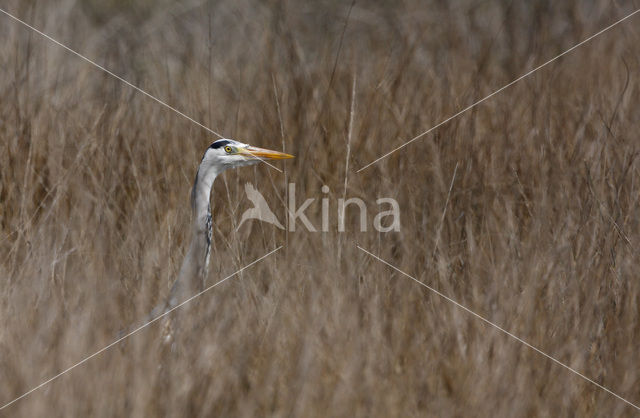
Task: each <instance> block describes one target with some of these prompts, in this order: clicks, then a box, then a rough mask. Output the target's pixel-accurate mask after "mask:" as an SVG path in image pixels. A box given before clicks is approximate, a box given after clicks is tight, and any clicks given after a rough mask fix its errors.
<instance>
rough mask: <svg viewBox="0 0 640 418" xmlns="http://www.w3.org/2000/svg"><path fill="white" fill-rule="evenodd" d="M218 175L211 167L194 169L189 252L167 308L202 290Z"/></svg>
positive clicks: (205, 273) (208, 251)
mask: <svg viewBox="0 0 640 418" xmlns="http://www.w3.org/2000/svg"><path fill="white" fill-rule="evenodd" d="M218 174H219V172H218V171H216V170H215V169H214V168H213V167H202V166H200V168H199V169H198V173H197V174H196V180H195V182H194V184H193V189H192V190H191V208H192V210H193V228H192V237H191V244H190V246H189V250H188V251H187V254H186V256H185V258H184V261H183V263H182V267H181V268H180V275H179V277H178V280H176V282H175V283H174V285H173V288H172V289H171V296H170V301H169V302H170V304H172V305H175V304H177V303H180V302H182V301H184V300H185V299H187V298H188V297H190V296H193V295H194V294H196V293H197V292H198V291H199V290H201V289H202V287H203V284H204V278H205V277H206V275H207V268H208V266H209V254H210V249H211V235H212V219H211V204H210V199H211V191H212V188H213V181H214V180H215V179H216V176H217V175H218Z"/></svg>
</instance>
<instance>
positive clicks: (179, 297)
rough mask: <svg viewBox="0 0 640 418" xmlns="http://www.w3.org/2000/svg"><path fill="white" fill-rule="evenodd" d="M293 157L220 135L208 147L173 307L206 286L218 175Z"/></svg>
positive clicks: (170, 302) (173, 291)
mask: <svg viewBox="0 0 640 418" xmlns="http://www.w3.org/2000/svg"><path fill="white" fill-rule="evenodd" d="M288 158H293V156H292V155H289V154H285V153H282V152H278V151H271V150H267V149H263V148H257V147H253V146H251V145H248V144H244V143H242V142H238V141H235V140H232V139H220V140H217V141H215V142H214V143H213V144H211V145H210V146H209V148H207V150H206V151H205V153H204V155H203V157H202V160H201V161H200V166H199V167H198V172H197V173H196V178H195V181H194V184H193V188H192V189H191V209H192V212H193V213H192V215H193V226H192V237H191V243H190V245H189V249H188V250H187V254H186V256H185V259H184V261H183V263H182V267H181V268H180V273H179V275H178V279H177V280H176V281H175V282H174V284H173V286H172V288H171V292H170V294H169V298H168V300H167V305H168V308H172V307H174V306H176V305H178V304H179V303H181V302H183V301H184V300H186V299H187V298H189V297H191V296H193V295H195V294H196V293H197V292H199V291H201V290H202V289H203V285H204V279H205V277H206V275H207V269H208V266H209V258H210V251H211V236H212V233H213V231H212V226H213V221H212V217H211V192H212V190H213V182H214V181H215V179H216V177H217V176H218V175H220V174H221V173H222V172H224V171H225V170H227V169H229V168H236V167H242V166H247V165H252V164H256V163H258V162H260V161H262V160H279V159H288Z"/></svg>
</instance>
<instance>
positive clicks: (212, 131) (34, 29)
mask: <svg viewBox="0 0 640 418" xmlns="http://www.w3.org/2000/svg"><path fill="white" fill-rule="evenodd" d="M0 12H2V13H4V14H5V15H7V16H9V17H10V18H11V19H13V20H15V21H16V22H18V23H21V24H23V25H24V26H26V27H28V28H29V29H31V30H32V31H34V32H36V33H37V34H38V35H41V36H43V37H45V38H47V39H48V40H50V41H51V42H53V43H54V44H56V45H58V46H60V47H62V48H64V49H66V50H67V51H69V52H71V53H72V54H73V55H75V56H77V57H79V58H81V59H83V60H85V61H86V62H88V63H89V64H91V65H93V66H94V67H97V68H99V69H100V70H102V71H104V72H105V73H107V74H109V75H110V76H112V77H114V78H117V79H118V80H120V81H122V82H123V83H124V84H126V85H127V86H129V87H131V88H133V89H135V90H137V91H138V92H140V93H142V94H144V95H145V96H147V97H149V98H150V99H152V100H155V101H156V102H158V103H160V104H161V105H163V106H165V107H167V108H169V109H171V110H173V111H174V112H176V113H177V114H179V115H180V116H182V117H185V118H187V119H189V120H190V121H191V122H193V123H195V124H196V125H198V126H200V127H201V128H204V129H206V130H207V131H209V132H211V133H212V134H214V135H217V136H218V137H219V138H222V137H223V136H222V135H220V134H219V133H217V132H216V131H214V130H213V129H210V128H208V127H206V126H204V125H203V124H201V123H200V122H198V121H197V120H195V119H193V118H191V117H189V116H187V115H185V114H184V113H182V112H181V111H179V110H178V109H176V108H175V107H173V106H171V105H169V104H167V103H165V102H163V101H162V100H160V99H158V98H157V97H155V96H153V95H151V94H149V93H147V92H146V91H144V90H142V89H141V88H140V87H137V86H135V85H133V84H131V83H130V82H128V81H127V80H125V79H124V78H122V77H120V76H119V75H117V74H114V73H113V72H111V71H109V70H107V69H106V68H104V67H103V66H102V65H100V64H98V63H97V62H95V61H92V60H91V59H89V58H87V57H85V56H84V55H82V54H80V53H79V52H76V51H75V50H73V49H71V48H69V47H68V46H66V45H64V44H62V43H60V42H58V41H56V40H55V39H53V38H52V37H51V36H49V35H47V34H46V33H44V32H41V31H39V30H38V29H36V28H34V27H33V26H31V25H30V24H28V23H27V22H25V21H23V20H20V19H19V18H17V17H15V16H14V15H12V14H11V13H9V12H7V11H5V10H3V9H0Z"/></svg>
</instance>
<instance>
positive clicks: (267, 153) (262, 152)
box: [238, 146, 294, 160]
mask: <svg viewBox="0 0 640 418" xmlns="http://www.w3.org/2000/svg"><path fill="white" fill-rule="evenodd" d="M238 154H242V155H246V156H251V157H255V158H261V159H263V160H265V159H266V160H286V159H289V158H294V157H293V155H290V154H285V153H284V152H279V151H272V150H269V149H264V148H258V147H251V146H249V147H246V148H239V149H238Z"/></svg>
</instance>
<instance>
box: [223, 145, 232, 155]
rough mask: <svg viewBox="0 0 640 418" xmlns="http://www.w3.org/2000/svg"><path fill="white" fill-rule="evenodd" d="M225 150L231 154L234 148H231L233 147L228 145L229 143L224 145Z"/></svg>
mask: <svg viewBox="0 0 640 418" xmlns="http://www.w3.org/2000/svg"><path fill="white" fill-rule="evenodd" d="M224 150H225V152H226V153H227V154H231V153H232V152H233V148H231V147H230V146H228V145H227V146H226V147H224Z"/></svg>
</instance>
